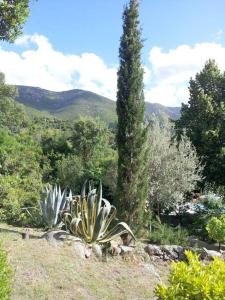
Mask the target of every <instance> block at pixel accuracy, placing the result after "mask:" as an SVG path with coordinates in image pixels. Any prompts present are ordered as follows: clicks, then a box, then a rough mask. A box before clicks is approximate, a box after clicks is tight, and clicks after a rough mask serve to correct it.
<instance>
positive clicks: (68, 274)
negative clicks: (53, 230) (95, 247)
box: [0, 224, 169, 300]
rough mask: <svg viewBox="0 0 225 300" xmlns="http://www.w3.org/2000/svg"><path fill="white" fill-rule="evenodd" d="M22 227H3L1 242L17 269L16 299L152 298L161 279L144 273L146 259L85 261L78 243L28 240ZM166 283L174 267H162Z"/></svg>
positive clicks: (35, 235)
mask: <svg viewBox="0 0 225 300" xmlns="http://www.w3.org/2000/svg"><path fill="white" fill-rule="evenodd" d="M21 232H22V229H21V228H15V227H12V226H8V225H6V224H0V239H1V240H3V245H4V248H5V249H6V250H7V252H8V256H9V260H10V263H11V265H12V267H13V269H14V281H13V293H12V300H22V299H23V300H26V299H29V300H33V299H35V300H37V299H38V300H53V299H54V300H61V299H69V300H70V299H71V300H72V299H76V300H79V299H85V300H86V299H109V300H110V299H118V300H120V299H121V300H122V299H123V300H124V299H132V300H135V299H153V289H154V287H155V286H156V284H157V283H158V279H157V278H156V276H154V275H153V274H152V273H151V272H150V271H149V270H148V268H145V265H146V264H149V263H151V264H152V262H147V261H145V260H146V257H144V256H143V258H141V256H138V258H137V257H136V258H135V255H134V254H132V255H127V256H125V257H124V258H122V257H115V258H109V259H108V261H107V262H103V261H99V260H98V259H97V258H95V257H94V256H92V257H90V258H89V259H86V260H84V259H82V258H80V257H79V256H78V255H77V254H76V251H75V249H74V245H73V244H69V243H64V244H62V243H56V242H55V243H54V242H47V241H46V240H43V239H38V237H39V236H41V235H42V234H43V232H40V231H35V230H34V231H32V232H31V233H32V236H31V237H32V238H31V239H30V240H28V241H24V240H22V238H21ZM155 269H156V271H157V273H159V275H160V276H161V277H162V280H165V278H166V276H167V274H168V272H169V265H168V264H164V263H160V264H159V263H157V265H155Z"/></svg>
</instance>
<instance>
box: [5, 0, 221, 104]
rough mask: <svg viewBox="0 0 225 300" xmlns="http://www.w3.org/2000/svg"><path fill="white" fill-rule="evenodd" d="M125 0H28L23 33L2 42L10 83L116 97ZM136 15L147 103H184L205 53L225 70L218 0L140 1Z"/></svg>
mask: <svg viewBox="0 0 225 300" xmlns="http://www.w3.org/2000/svg"><path fill="white" fill-rule="evenodd" d="M126 2H127V1H125V0H64V1H62V0H38V1H37V2H36V1H34V0H32V2H31V15H30V17H29V19H28V21H27V23H26V25H25V27H24V30H23V32H24V36H23V37H21V38H20V39H19V40H18V41H17V42H16V44H14V45H8V44H6V43H3V44H1V45H0V47H1V48H0V69H1V70H3V71H4V72H5V73H6V78H7V80H8V81H9V82H10V83H16V84H26V85H36V86H40V87H43V88H48V89H52V90H62V89H64V90H65V89H70V88H83V89H89V90H92V91H94V92H98V93H100V94H103V95H105V96H108V97H110V98H112V99H115V93H116V69H117V67H118V47H119V39H120V36H121V33H122V19H121V16H122V11H123V7H124V4H125V3H126ZM140 20H141V25H142V28H143V38H144V39H145V43H144V49H143V66H144V68H145V72H146V76H145V84H146V91H145V92H146V100H147V101H151V102H159V103H162V104H165V105H171V106H175V105H180V103H181V102H186V101H187V98H188V90H187V86H188V80H189V78H190V76H194V74H195V73H196V72H197V71H199V70H200V69H201V68H202V67H203V65H204V62H205V60H206V59H208V58H215V59H216V60H217V62H218V64H219V66H220V68H221V69H222V70H224V69H225V63H224V62H223V61H224V60H225V59H224V57H225V21H224V20H225V1H224V0H214V1H212V0H195V1H194V0H157V1H156V0H142V1H141V5H140ZM1 57H2V60H1ZM7 63H8V65H7ZM10 64H13V65H10ZM57 65H58V67H57ZM13 66H14V67H13ZM60 70H61V72H60ZM85 72H86V73H85ZM87 73H88V74H87Z"/></svg>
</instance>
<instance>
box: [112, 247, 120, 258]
mask: <svg viewBox="0 0 225 300" xmlns="http://www.w3.org/2000/svg"><path fill="white" fill-rule="evenodd" d="M110 252H111V254H112V256H117V255H120V254H121V252H122V249H121V248H120V247H119V246H111V249H110Z"/></svg>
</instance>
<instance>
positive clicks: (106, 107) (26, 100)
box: [16, 85, 180, 123]
mask: <svg viewBox="0 0 225 300" xmlns="http://www.w3.org/2000/svg"><path fill="white" fill-rule="evenodd" d="M17 88H18V96H17V98H16V100H17V101H18V102H20V103H22V104H24V105H25V107H26V109H27V110H28V111H29V112H30V113H32V114H36V115H37V114H38V115H40V114H41V115H46V116H49V115H52V116H55V117H58V118H60V119H65V120H74V119H76V118H78V117H79V116H84V115H88V116H92V117H99V118H101V119H103V120H104V121H106V122H107V123H112V122H115V121H116V103H115V101H112V100H110V99H108V98H105V97H102V96H100V95H97V94H95V93H92V92H88V91H84V90H79V89H75V90H70V91H64V92H52V91H48V90H45V89H41V88H38V87H31V86H22V85H18V86H17ZM153 113H154V114H156V115H158V114H160V113H165V114H167V115H168V116H169V117H170V118H172V119H178V118H179V115H180V108H179V107H166V106H163V105H161V104H158V103H150V102H146V114H153Z"/></svg>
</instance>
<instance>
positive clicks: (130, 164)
mask: <svg viewBox="0 0 225 300" xmlns="http://www.w3.org/2000/svg"><path fill="white" fill-rule="evenodd" d="M138 8H139V4H138V1H137V0H131V1H130V3H129V5H127V6H125V9H124V13H123V34H122V37H121V40H120V49H119V58H120V67H119V71H118V81H117V87H118V92H117V115H118V131H117V144H118V184H117V197H116V199H117V207H118V209H119V216H120V217H121V218H124V219H125V220H126V221H127V222H128V224H133V225H134V226H135V227H136V229H137V230H138V226H141V223H142V222H143V214H144V206H145V202H146V199H147V181H148V178H147V168H146V165H147V163H146V162H147V155H146V153H147V148H146V140H147V130H146V128H145V126H144V109H145V102H144V92H143V68H142V62H141V49H142V40H141V29H140V28H139V12H138Z"/></svg>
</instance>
